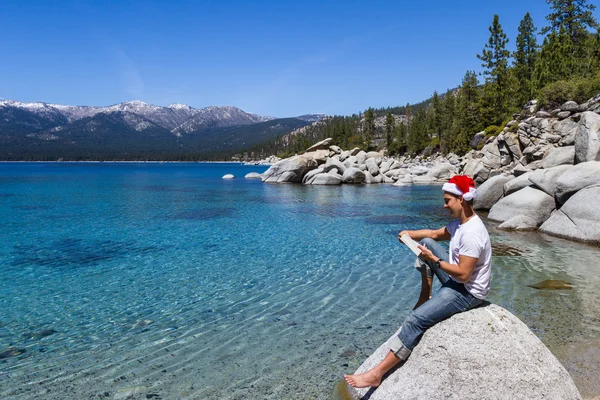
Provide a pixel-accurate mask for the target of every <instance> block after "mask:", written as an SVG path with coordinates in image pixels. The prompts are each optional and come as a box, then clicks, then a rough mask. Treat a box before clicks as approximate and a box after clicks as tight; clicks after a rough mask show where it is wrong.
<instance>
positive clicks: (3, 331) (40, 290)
mask: <svg viewBox="0 0 600 400" xmlns="http://www.w3.org/2000/svg"><path fill="white" fill-rule="evenodd" d="M265 169H266V167H256V166H242V165H238V164H204V163H190V164H182V163H176V164H175V163H164V164H158V163H129V164H128V163H86V164H81V163H4V164H0V212H1V215H2V221H1V222H0V226H1V227H2V237H3V240H2V242H0V279H1V281H2V287H1V288H0V294H1V296H0V310H2V311H1V313H0V354H4V355H3V356H2V355H0V397H3V396H12V397H14V398H32V397H36V396H44V398H57V399H58V398H92V397H93V398H124V396H126V395H128V394H132V395H133V397H134V398H135V396H139V398H146V396H148V395H150V397H148V398H155V397H156V398H157V397H161V398H198V399H229V398H231V399H234V398H260V399H262V398H272V399H280V398H323V399H325V398H327V397H328V396H329V393H330V392H331V390H332V388H333V386H334V385H335V383H336V381H337V380H338V379H339V378H340V377H341V376H342V374H343V373H346V372H349V371H353V370H354V369H356V367H357V366H358V365H360V363H362V361H363V360H364V358H366V356H368V355H369V354H370V353H371V352H372V351H373V350H374V349H375V348H376V347H377V346H378V345H379V344H380V343H381V342H382V341H383V340H385V339H386V338H387V337H388V336H389V335H391V334H392V333H393V332H394V331H395V329H396V328H397V326H398V325H399V323H400V322H401V321H402V319H403V317H404V316H405V315H406V313H407V312H408V311H409V310H410V309H411V308H412V306H413V305H414V302H415V301H416V298H417V294H418V290H419V287H418V285H419V282H420V280H419V279H420V278H419V276H418V274H417V272H416V271H415V270H414V268H413V267H412V258H411V256H410V254H411V253H410V252H409V251H408V250H407V249H406V248H405V247H402V246H400V245H399V244H398V242H397V239H396V235H397V233H398V231H399V230H401V229H416V228H419V227H439V226H443V225H444V224H445V223H446V222H447V221H448V219H447V214H446V212H445V211H444V210H443V208H442V206H441V204H442V203H441V196H440V187H439V186H414V187H402V188H399V187H393V186H389V185H371V186H351V185H344V186H338V187H310V186H302V185H285V184H283V185H267V184H263V183H262V182H260V181H256V180H247V179H244V178H243V177H244V175H245V174H246V173H248V172H252V171H255V172H263V171H264V170H265ZM226 173H232V174H234V175H235V177H236V178H235V179H234V180H223V179H221V177H222V176H223V175H225V174H226ZM489 227H490V231H491V234H492V237H493V241H494V242H495V243H500V244H505V245H510V246H513V247H515V248H516V249H517V250H514V251H512V252H511V253H510V254H511V255H503V256H502V255H500V256H497V257H496V258H495V259H494V280H493V290H492V294H491V298H490V299H491V300H492V301H494V302H497V303H499V304H501V305H503V306H505V307H507V308H509V310H511V311H513V312H514V313H515V314H517V315H518V316H519V317H520V318H522V319H523V320H524V321H525V322H526V323H527V324H528V325H529V326H530V327H531V328H532V330H533V331H534V332H535V333H536V334H537V335H538V336H539V337H541V338H542V340H544V342H545V343H546V344H547V345H549V346H550V347H551V348H553V347H554V348H556V349H560V348H561V346H563V345H565V344H566V343H568V344H572V343H580V342H581V343H583V342H587V341H589V340H592V339H593V338H595V337H597V335H598V328H599V327H600V321H599V319H598V315H599V314H598V308H600V307H599V305H600V299H599V298H598V295H597V294H596V291H595V288H596V287H597V284H598V283H599V282H598V277H597V273H596V274H594V273H593V271H594V270H595V269H597V264H595V262H596V261H595V260H596V259H597V257H598V254H599V251H598V249H597V248H594V247H590V246H585V245H579V244H574V243H570V242H567V241H564V240H560V239H554V238H551V237H548V236H542V235H538V234H536V233H527V234H506V233H502V232H499V231H496V230H495V228H494V225H493V224H489ZM544 279H565V280H568V281H570V282H572V283H573V284H574V285H575V288H574V289H573V290H570V291H554V292H540V291H536V290H534V289H531V288H528V287H526V284H528V283H535V282H537V281H541V280H544ZM7 351H8V352H7ZM2 352H4V353H2ZM557 352H558V351H557ZM19 353H20V354H19ZM573 368H575V367H573ZM154 395H156V396H154Z"/></svg>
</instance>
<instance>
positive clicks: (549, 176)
mask: <svg viewBox="0 0 600 400" xmlns="http://www.w3.org/2000/svg"><path fill="white" fill-rule="evenodd" d="M571 168H573V166H572V165H559V166H556V167H552V168H548V169H538V170H535V171H533V172H532V173H531V174H529V175H528V177H529V181H530V182H531V183H533V184H534V185H535V187H536V188H538V189H540V190H542V191H544V192H546V193H547V194H549V195H550V196H552V197H554V193H555V192H556V181H558V178H559V177H560V176H561V175H562V174H563V173H565V172H566V171H567V170H569V169H571Z"/></svg>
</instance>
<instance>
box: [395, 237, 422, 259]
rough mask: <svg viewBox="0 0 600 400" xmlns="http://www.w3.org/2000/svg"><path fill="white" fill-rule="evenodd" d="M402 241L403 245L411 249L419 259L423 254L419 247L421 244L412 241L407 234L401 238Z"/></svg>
mask: <svg viewBox="0 0 600 400" xmlns="http://www.w3.org/2000/svg"><path fill="white" fill-rule="evenodd" d="M400 240H402V243H404V244H405V245H407V246H408V248H409V249H411V250H412V252H413V253H415V254H416V256H417V257H418V256H419V255H420V254H421V250H419V248H418V247H417V246H418V245H419V243H417V242H415V241H414V240H412V239H411V238H410V236H408V235H407V234H406V233H405V234H404V235H402V236H400Z"/></svg>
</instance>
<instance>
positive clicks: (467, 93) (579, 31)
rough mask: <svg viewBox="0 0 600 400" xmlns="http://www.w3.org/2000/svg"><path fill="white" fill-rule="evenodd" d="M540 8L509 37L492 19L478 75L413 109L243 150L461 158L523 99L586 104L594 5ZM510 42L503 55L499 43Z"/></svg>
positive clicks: (596, 71) (597, 42)
mask: <svg viewBox="0 0 600 400" xmlns="http://www.w3.org/2000/svg"><path fill="white" fill-rule="evenodd" d="M538 1H541V0H538ZM546 2H547V3H548V6H549V12H548V15H547V16H546V20H545V21H543V22H537V23H536V22H535V21H533V19H532V17H531V15H530V14H529V13H526V14H525V15H524V17H523V19H522V20H521V22H520V25H519V29H518V35H517V36H516V37H515V38H509V37H508V36H507V35H506V33H505V32H504V30H503V29H502V25H501V22H500V16H499V15H494V17H493V20H492V21H491V24H490V26H489V39H488V41H487V42H486V43H482V49H481V52H480V53H479V54H476V55H474V56H476V57H477V58H478V59H479V60H481V66H482V68H483V71H482V72H481V73H480V74H479V75H478V74H477V73H476V72H475V71H466V72H465V75H464V77H463V79H462V82H457V85H456V87H455V88H453V89H449V90H447V91H446V92H444V93H438V92H434V93H433V94H432V96H431V97H430V98H429V99H427V100H426V101H424V102H422V103H419V104H413V105H410V104H407V105H406V106H403V107H395V108H387V109H373V108H369V109H367V110H366V111H364V112H363V113H360V114H358V115H352V116H334V117H329V118H327V119H325V120H323V121H321V122H318V123H314V124H312V125H311V126H309V127H305V128H303V129H302V130H299V131H295V132H292V133H291V134H289V135H286V136H284V137H281V138H278V139H275V140H272V141H269V142H267V143H264V144H262V145H260V146H255V147H254V148H252V149H251V151H252V152H253V153H254V154H255V155H256V157H263V156H266V155H269V154H279V155H280V156H287V155H290V154H293V153H297V152H301V151H303V150H305V149H306V148H307V147H308V146H309V145H310V144H312V143H315V142H316V141H319V140H322V139H324V138H326V137H332V138H333V139H334V143H335V144H336V145H338V146H340V147H342V148H351V147H354V146H359V147H361V148H364V149H384V148H385V149H387V150H388V153H390V154H403V153H406V152H408V153H413V154H414V153H421V152H423V151H425V152H430V151H435V150H439V151H442V152H444V153H445V152H455V153H459V154H463V153H465V152H467V151H468V150H469V149H470V143H471V140H472V138H473V136H474V135H475V134H476V133H477V132H480V131H485V133H486V135H489V136H491V135H494V134H496V133H497V132H500V131H501V130H502V129H503V128H504V126H505V125H506V123H507V122H509V121H510V120H511V119H513V114H515V113H519V112H520V111H521V109H522V108H523V106H524V105H525V104H526V103H527V102H528V101H529V100H533V99H537V100H538V103H537V107H538V109H546V110H552V109H554V108H556V107H557V106H558V105H560V104H562V103H564V102H565V101H567V100H574V101H577V102H583V101H585V100H587V99H588V98H590V97H592V96H594V95H595V94H598V93H600V31H599V29H598V28H599V25H598V22H597V21H596V19H595V18H594V16H593V14H592V11H593V10H594V9H595V8H596V7H595V6H594V5H593V4H590V3H589V2H588V1H587V0H546ZM537 24H541V25H542V26H541V28H539V27H538V25H537ZM513 40H514V43H515V46H514V51H512V52H511V51H509V50H508V48H507V45H508V44H509V42H511V41H513Z"/></svg>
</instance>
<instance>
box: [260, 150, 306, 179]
mask: <svg viewBox="0 0 600 400" xmlns="http://www.w3.org/2000/svg"><path fill="white" fill-rule="evenodd" d="M315 168H317V161H315V160H314V159H313V158H312V157H306V156H304V155H298V156H293V157H290V158H286V159H284V160H281V161H279V162H277V163H275V164H273V165H271V166H270V167H269V169H268V170H266V171H265V172H264V173H263V175H262V181H263V182H269V183H283V182H302V178H303V177H304V175H305V174H306V173H307V172H308V171H311V170H313V169H315Z"/></svg>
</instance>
